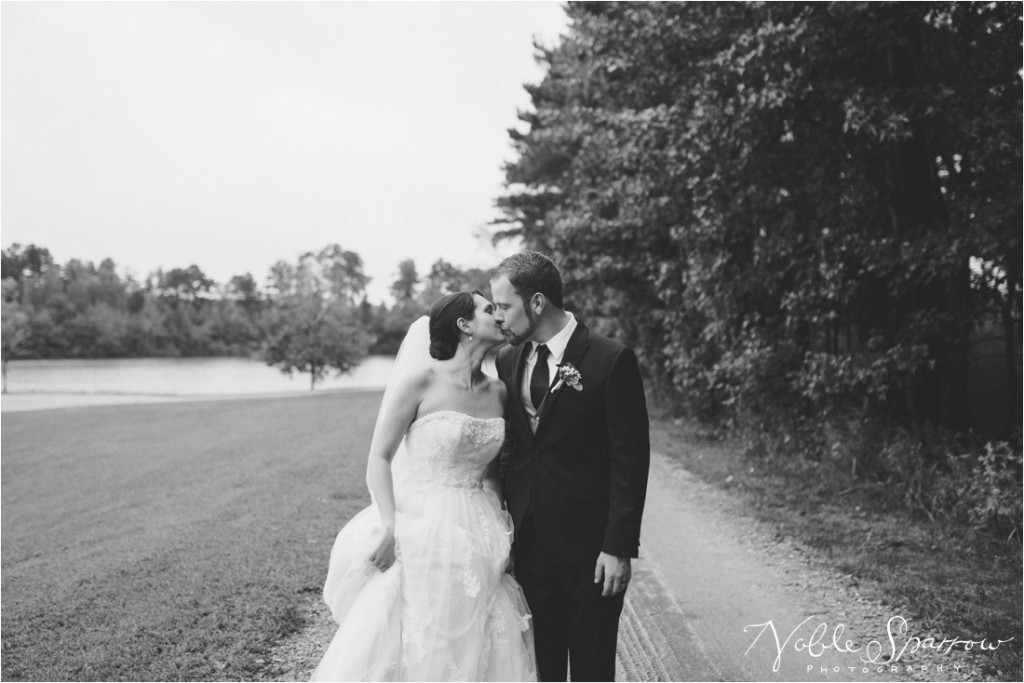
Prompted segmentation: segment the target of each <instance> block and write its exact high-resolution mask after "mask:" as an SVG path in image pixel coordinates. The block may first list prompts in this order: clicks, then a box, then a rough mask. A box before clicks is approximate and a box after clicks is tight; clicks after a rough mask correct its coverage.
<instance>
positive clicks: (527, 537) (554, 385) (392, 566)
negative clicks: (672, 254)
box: [313, 252, 650, 681]
mask: <svg viewBox="0 0 1024 683" xmlns="http://www.w3.org/2000/svg"><path fill="white" fill-rule="evenodd" d="M491 294H492V298H493V301H490V300H488V299H487V298H486V297H485V296H483V295H482V294H480V293H479V292H460V293H457V294H450V295H448V296H444V297H442V298H440V299H438V300H437V301H436V302H434V304H433V305H432V306H431V308H430V315H429V318H426V317H424V318H422V319H420V320H419V321H417V322H416V323H413V325H412V326H411V327H410V329H409V332H408V334H407V335H406V337H405V340H404V341H403V342H402V347H401V349H400V351H399V354H398V357H397V358H396V361H395V367H394V370H393V371H392V376H391V380H390V382H389V384H388V387H387V389H386V391H385V393H384V400H383V402H382V404H381V409H380V413H379V415H378V418H377V425H376V427H375V429H374V433H373V440H372V442H371V445H370V453H369V459H368V464H367V483H368V486H369V489H370V493H371V498H372V502H371V505H370V507H368V508H366V509H365V510H363V511H362V512H360V513H358V514H357V515H356V516H355V517H353V518H352V520H350V521H349V522H348V524H346V525H345V527H344V528H343V529H342V530H341V532H340V533H339V534H338V537H337V540H336V541H335V543H334V547H333V549H332V551H331V560H330V566H329V570H328V575H327V581H326V584H325V586H324V599H325V601H326V602H327V604H328V605H329V606H330V609H331V613H332V615H333V617H334V619H335V621H336V622H337V623H338V631H337V633H336V634H335V636H334V639H333V640H332V641H331V644H330V645H329V646H328V649H327V651H326V653H325V654H324V656H323V659H322V660H321V661H320V664H319V666H318V667H317V669H316V671H315V672H314V674H313V680H320V681H342V680H345V681H349V680H351V681H533V680H538V679H539V680H542V681H565V680H566V678H567V675H569V674H571V676H572V680H573V681H612V680H614V678H615V646H616V640H617V631H618V623H619V615H620V613H621V612H622V605H623V599H624V597H625V591H626V588H627V586H628V584H629V580H630V575H631V560H632V558H635V557H636V556H637V550H638V548H639V544H640V521H641V516H642V513H643V507H644V498H645V495H646V491H647V475H648V467H649V463H650V437H649V425H648V418H647V405H646V399H645V397H644V388H643V383H642V380H641V377H640V370H639V367H638V365H637V359H636V355H635V353H634V352H633V351H632V350H631V349H630V348H628V347H626V346H624V345H623V344H621V343H619V342H617V341H614V340H612V339H609V338H607V337H604V336H602V335H600V334H597V333H596V332H593V331H591V330H589V329H587V327H586V326H585V325H584V324H583V322H582V321H581V320H579V319H578V318H576V317H575V316H573V315H572V314H570V313H567V312H566V311H565V308H564V304H563V301H562V277H561V274H560V273H559V271H558V268H557V267H556V266H555V264H554V263H553V262H552V261H551V260H550V259H549V258H547V257H546V256H544V255H542V254H539V253H536V252H522V253H519V254H515V255H513V256H510V257H509V258H507V259H505V260H504V261H502V262H501V263H500V264H499V265H498V267H497V268H495V269H494V270H493V271H492V278H491ZM506 342H507V345H505V343H506ZM503 345H504V346H503ZM499 347H501V348H500V349H499ZM495 349H498V351H497V355H496V357H495V356H494V351H495ZM485 359H486V360H488V361H489V362H493V369H494V370H496V374H497V377H496V378H495V377H492V376H489V375H488V374H487V373H485V372H484V365H485ZM492 359H493V360H492ZM503 447H504V448H503ZM513 530H514V531H513Z"/></svg>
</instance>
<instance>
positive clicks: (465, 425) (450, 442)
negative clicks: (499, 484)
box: [405, 410, 505, 489]
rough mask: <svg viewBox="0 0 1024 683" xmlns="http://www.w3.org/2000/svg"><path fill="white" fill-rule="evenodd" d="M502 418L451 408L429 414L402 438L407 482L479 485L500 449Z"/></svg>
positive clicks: (502, 432) (478, 486)
mask: <svg viewBox="0 0 1024 683" xmlns="http://www.w3.org/2000/svg"><path fill="white" fill-rule="evenodd" d="M504 440H505V420H504V419H503V418H500V417H495V418H481V417H473V416H472V415H467V414H466V413H460V412H457V411H454V410H442V411H438V412H435V413H428V414H427V415H424V416H423V417H421V418H419V419H417V420H416V421H415V422H413V423H412V425H410V426H409V431H408V433H407V434H406V437H405V443H406V450H407V456H408V459H407V461H406V467H407V476H408V481H409V482H410V483H419V484H432V485H437V486H447V487H455V488H470V489H472V488H480V486H481V484H482V482H483V478H484V472H485V470H486V468H487V465H488V463H490V462H491V461H492V460H493V459H494V457H495V456H496V455H497V454H498V452H499V451H500V450H501V444H502V443H503V442H504Z"/></svg>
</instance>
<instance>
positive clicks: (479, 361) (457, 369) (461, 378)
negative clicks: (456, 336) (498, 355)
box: [448, 344, 487, 390]
mask: <svg viewBox="0 0 1024 683" xmlns="http://www.w3.org/2000/svg"><path fill="white" fill-rule="evenodd" d="M486 353H487V349H485V348H483V347H482V346H473V347H470V346H467V345H466V344H459V346H458V347H457V348H456V349H455V355H454V356H452V357H451V359H450V360H449V361H448V363H449V366H448V368H449V371H450V372H451V376H452V379H454V380H456V381H457V382H459V383H461V384H462V385H463V386H464V387H465V388H466V389H469V390H473V389H474V388H475V387H476V386H477V385H479V384H480V382H481V381H483V378H484V373H483V371H482V370H481V367H482V366H483V362H484V356H485V355H486Z"/></svg>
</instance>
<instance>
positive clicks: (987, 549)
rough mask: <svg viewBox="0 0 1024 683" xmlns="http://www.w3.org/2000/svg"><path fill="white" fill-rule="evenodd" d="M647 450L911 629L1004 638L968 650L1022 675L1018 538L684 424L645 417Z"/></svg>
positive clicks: (979, 660) (997, 673)
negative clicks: (900, 502) (754, 452)
mask: <svg viewBox="0 0 1024 683" xmlns="http://www.w3.org/2000/svg"><path fill="white" fill-rule="evenodd" d="M651 441H652V448H653V449H654V450H656V451H658V452H660V453H663V454H665V455H668V456H670V457H672V458H674V459H676V460H677V461H679V462H681V463H682V464H683V466H684V467H685V468H686V469H688V470H689V471H690V472H692V473H694V474H696V475H697V476H699V477H701V478H702V479H703V480H705V481H707V482H709V483H712V484H715V485H716V486H719V487H721V488H723V489H726V490H729V491H730V492H731V493H732V495H733V496H734V497H735V499H736V509H737V511H738V512H739V513H740V514H745V515H750V516H752V517H754V518H756V519H759V520H761V521H763V522H767V523H768V524H769V525H771V526H772V527H774V529H775V530H776V534H777V535H778V536H779V538H786V539H789V540H791V541H795V542H797V543H798V544H800V545H802V546H803V547H805V548H806V549H807V550H808V551H809V552H808V553H807V556H809V557H812V558H815V559H816V560H817V561H818V562H820V563H822V564H823V565H826V566H829V567H832V568H835V569H837V570H839V571H840V572H843V573H845V574H847V575H848V576H850V577H852V579H853V580H854V582H855V583H856V585H857V587H858V590H859V591H860V592H861V593H862V594H864V595H866V596H868V597H870V598H871V599H873V600H875V601H877V602H880V603H882V604H884V605H888V606H890V607H892V608H893V609H894V610H896V611H894V612H893V614H896V613H899V614H902V615H903V616H904V617H906V618H907V619H909V620H910V621H911V623H912V624H913V629H912V632H913V633H915V634H919V633H921V632H922V631H923V632H926V633H930V634H931V635H934V636H941V637H948V638H953V637H959V638H961V639H972V640H981V639H983V638H985V639H988V641H989V642H990V643H991V642H993V641H995V640H996V639H1004V640H1005V639H1008V638H1012V639H1013V640H1012V641H1011V642H1009V643H1005V644H1003V645H1001V646H1000V647H999V648H998V649H997V650H996V651H990V652H979V651H978V650H977V648H975V649H974V650H973V651H972V652H971V653H970V654H971V655H973V656H974V663H975V665H976V669H977V670H978V671H979V672H980V673H981V674H982V675H983V676H984V680H1000V681H1019V680H1021V629H1022V615H1021V606H1022V591H1021V587H1022V583H1021V564H1022V559H1021V545H1020V540H1019V539H1013V540H1010V541H1003V540H1000V539H994V538H991V537H989V536H987V535H984V534H979V533H975V532H972V531H971V530H970V529H966V528H963V527H956V526H952V525H948V524H947V525H943V524H939V523H935V522H931V521H929V520H924V519H919V518H914V517H912V516H910V515H909V514H907V513H906V512H905V511H903V510H901V509H900V508H899V507H898V506H897V505H894V504H893V503H892V502H891V500H889V499H888V498H887V496H886V495H885V492H884V491H883V492H880V491H879V490H878V489H877V488H872V487H869V486H863V487H850V486H847V485H843V488H840V486H836V485H827V484H822V483H819V477H818V476H817V475H816V473H815V472H814V471H813V468H809V467H807V466H802V467H798V466H796V464H795V463H787V462H780V461H779V460H778V459H774V460H773V459H769V458H766V457H754V456H747V455H744V451H743V448H742V447H741V446H740V445H738V444H736V443H731V442H729V441H728V440H718V439H714V438H710V437H709V436H707V435H705V434H702V433H701V431H700V430H699V429H698V428H696V427H695V426H694V425H693V424H690V423H686V422H679V423H673V422H672V421H670V420H655V421H653V422H652V433H651Z"/></svg>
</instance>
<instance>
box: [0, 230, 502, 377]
mask: <svg viewBox="0 0 1024 683" xmlns="http://www.w3.org/2000/svg"><path fill="white" fill-rule="evenodd" d="M0 258H2V269H3V270H2V278H3V368H4V377H5V378H6V371H7V362H8V361H9V360H11V359H41V358H123V357H167V356H170V357H195V356H243V357H256V358H262V359H263V360H265V361H266V362H267V363H268V364H269V365H273V366H276V367H278V368H280V369H281V370H282V371H284V372H287V373H289V374H290V373H292V372H299V373H307V374H308V375H309V377H310V385H311V387H315V385H316V383H317V382H319V381H320V380H322V379H323V378H324V377H325V376H326V375H327V374H328V373H329V372H331V371H336V372H347V371H349V370H351V369H352V368H353V367H354V366H355V365H357V364H358V363H359V361H360V360H362V358H364V357H365V356H366V355H368V354H393V353H395V352H396V351H397V349H398V345H399V344H400V343H401V341H402V338H403V336H404V335H405V332H406V331H407V329H408V326H409V324H410V323H411V322H412V321H413V320H415V319H416V318H417V317H419V316H421V315H423V314H424V313H426V312H427V310H428V307H429V305H430V303H431V302H432V301H433V300H434V299H436V298H437V297H439V296H441V295H442V294H447V293H449V292H452V291H459V290H462V289H466V288H469V289H485V288H486V286H487V274H486V273H485V272H483V271H481V270H479V269H468V270H464V269H461V268H459V267H457V266H455V265H452V264H451V263H448V262H447V261H444V260H443V259H442V260H439V261H437V262H436V263H434V264H433V265H432V266H431V268H430V270H429V271H428V272H427V273H425V274H424V275H422V276H421V275H420V273H419V272H418V271H417V268H416V263H415V261H413V260H412V259H409V260H405V261H402V262H400V263H399V264H398V274H397V277H396V280H395V282H394V283H393V285H392V288H391V290H392V294H393V295H394V298H395V302H394V304H392V305H390V306H389V305H387V304H384V303H379V304H373V303H370V302H369V301H368V299H367V296H366V286H367V284H369V281H370V278H369V277H368V276H367V275H366V274H365V272H364V268H363V261H362V258H361V257H360V256H359V254H357V253H355V252H352V251H347V250H345V249H342V248H341V247H340V246H339V245H336V244H332V245H328V246H327V247H325V248H324V249H322V250H321V251H319V252H309V253H305V254H302V255H301V256H299V257H298V259H297V260H296V261H294V262H289V261H284V260H281V261H278V262H277V263H275V264H274V265H273V266H271V268H270V269H269V271H268V273H267V275H266V278H265V279H264V281H263V282H262V283H261V282H258V281H257V280H256V278H254V277H253V276H252V274H250V273H245V274H244V275H236V276H234V277H232V278H231V279H230V280H229V281H228V282H226V283H217V282H215V281H214V280H212V279H211V278H209V277H207V276H206V275H205V274H204V273H203V271H202V269H201V268H199V266H197V265H195V264H193V265H190V266H188V267H184V268H172V269H170V270H166V271H164V270H158V271H156V272H154V273H151V274H150V275H149V276H147V277H146V278H145V279H144V280H137V279H135V278H134V277H132V276H130V275H125V274H122V273H120V272H119V271H118V268H117V266H116V264H115V263H114V262H113V261H112V260H111V259H104V260H103V261H101V262H100V263H99V264H98V265H97V264H94V263H92V262H91V261H82V260H79V259H71V260H69V261H67V262H66V263H64V264H63V265H62V264H59V263H57V262H56V261H55V260H54V258H53V256H52V255H51V254H50V251H49V250H48V249H47V248H45V247H41V246H37V245H34V244H30V245H27V246H22V245H20V244H14V245H11V246H10V247H9V248H7V249H5V250H4V251H3V252H2V255H0ZM5 388H6V387H5Z"/></svg>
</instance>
